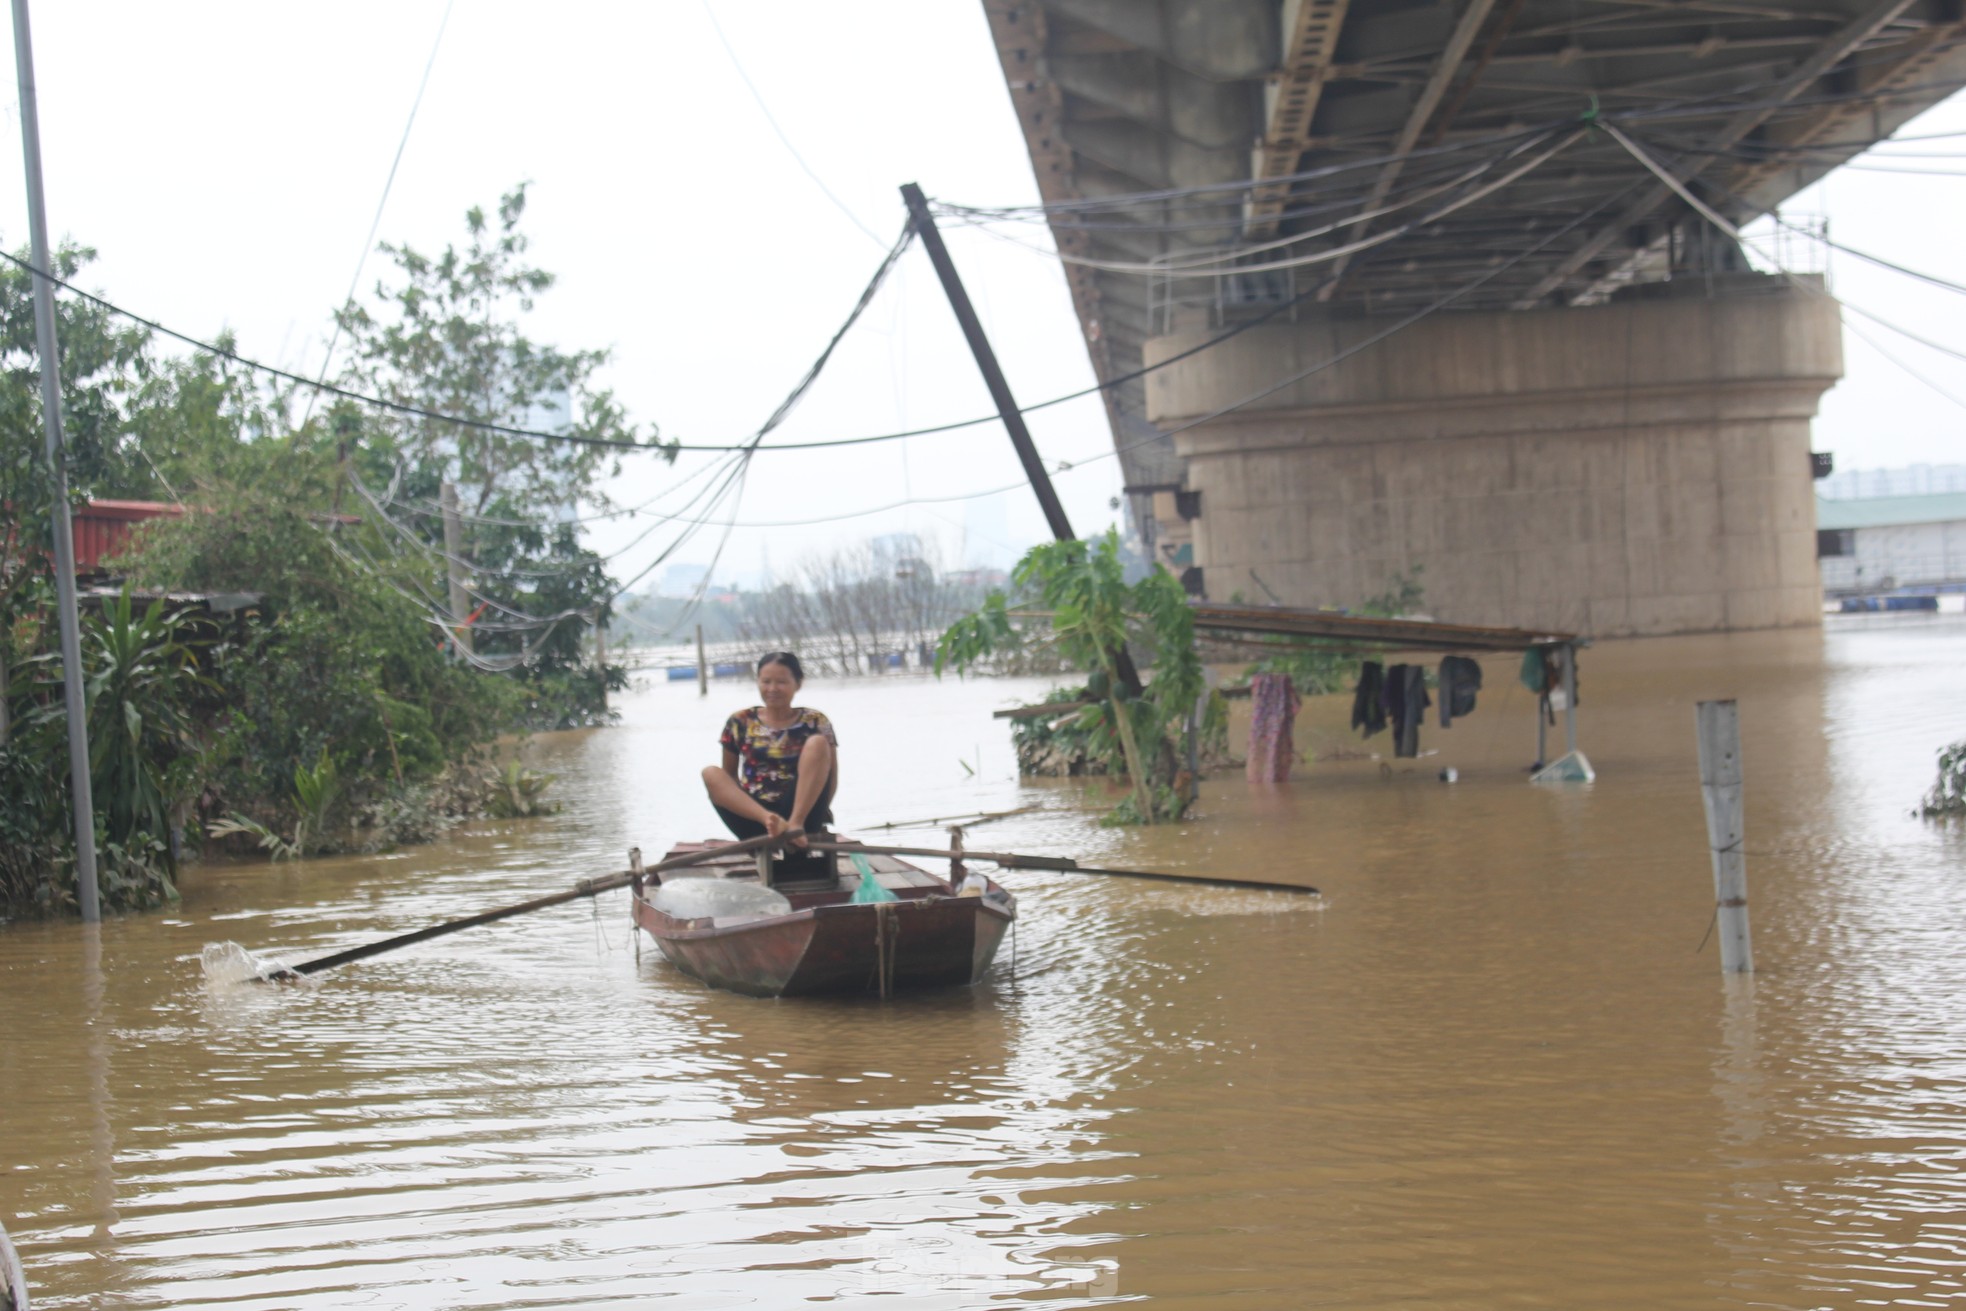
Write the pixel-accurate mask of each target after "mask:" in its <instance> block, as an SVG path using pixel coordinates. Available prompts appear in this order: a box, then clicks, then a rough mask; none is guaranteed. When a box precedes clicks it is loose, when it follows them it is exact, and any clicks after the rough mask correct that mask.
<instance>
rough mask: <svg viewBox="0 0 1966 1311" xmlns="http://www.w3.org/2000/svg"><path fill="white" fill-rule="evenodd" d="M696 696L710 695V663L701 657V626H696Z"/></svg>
mask: <svg viewBox="0 0 1966 1311" xmlns="http://www.w3.org/2000/svg"><path fill="white" fill-rule="evenodd" d="M696 694H697V695H698V696H709V695H710V662H709V661H708V660H706V659H704V657H703V625H702V624H698V625H697V626H696Z"/></svg>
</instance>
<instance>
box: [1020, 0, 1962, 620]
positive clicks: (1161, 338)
mask: <svg viewBox="0 0 1966 1311" xmlns="http://www.w3.org/2000/svg"><path fill="white" fill-rule="evenodd" d="M984 7H985V10H986V12H987V13H988V16H989V19H990V24H991V28H992V31H993V34H994V36H995V38H996V42H997V46H998V50H999V53H1000V55H1001V58H1002V61H1003V65H1004V69H1005V74H1006V77H1007V79H1008V82H1009V85H1010V89H1011V94H1012V100H1013V103H1014V104H1015V106H1016V109H1017V112H1018V115H1019V118H1020V122H1021V124H1022V126H1023V129H1024V132H1025V135H1026V139H1027V142H1028V144H1029V146H1030V150H1031V155H1032V160H1033V164H1034V167H1035V170H1036V174H1037V178H1038V182H1039V187H1040V191H1041V193H1042V195H1043V197H1044V199H1045V201H1046V202H1047V203H1048V205H1050V206H1051V207H1052V208H1051V211H1050V213H1049V215H1048V221H1049V223H1050V227H1051V230H1052V234H1053V237H1054V240H1055V241H1056V243H1057V245H1058V248H1059V250H1060V252H1061V254H1063V255H1064V256H1065V257H1066V259H1067V265H1066V267H1067V274H1068V279H1069V281H1070V284H1071V289H1072V294H1073V298H1074V302H1075V305H1076V307H1077V310H1078V313H1079V316H1080V321H1081V325H1082V327H1083V328H1084V333H1085V338H1086V343H1087V348H1088V351H1089V352H1090V354H1091V357H1092V361H1093V365H1094V368H1095V370H1096V371H1097V373H1098V374H1099V376H1100V378H1101V380H1102V381H1107V382H1111V381H1113V380H1115V379H1125V378H1127V376H1128V375H1130V374H1132V373H1134V372H1135V371H1136V370H1139V369H1141V368H1142V366H1143V365H1154V364H1159V363H1161V362H1163V361H1166V360H1168V359H1169V358H1170V357H1173V356H1175V355H1177V354H1179V353H1180V352H1181V351H1184V350H1187V349H1190V348H1192V347H1195V346H1197V345H1200V344H1202V343H1203V342H1206V341H1209V340H1211V339H1212V338H1215V337H1220V336H1222V334H1223V333H1224V332H1225V331H1226V330H1228V329H1230V328H1234V327H1238V326H1244V327H1245V330H1244V331H1242V332H1240V333H1238V334H1237V335H1235V336H1234V337H1232V338H1230V339H1228V340H1225V341H1222V342H1221V343H1220V344H1218V345H1215V346H1212V347H1210V348H1208V349H1205V350H1202V351H1200V352H1199V353H1197V354H1195V355H1193V356H1191V357H1189V358H1187V359H1185V360H1180V361H1178V362H1176V363H1173V364H1170V365H1167V366H1166V367H1164V368H1161V369H1158V370H1156V371H1153V372H1149V373H1147V374H1145V376H1144V377H1139V378H1133V379H1131V380H1130V381H1121V382H1120V383H1119V384H1118V385H1116V386H1112V387H1110V388H1109V390H1108V391H1107V393H1106V398H1107V408H1108V416H1109V419H1110V421H1111V424H1112V428H1113V434H1114V440H1115V443H1116V445H1117V446H1118V447H1119V449H1120V458H1121V462H1122V465H1123V467H1124V469H1125V472H1126V479H1127V488H1128V492H1129V496H1130V501H1131V507H1132V511H1133V520H1134V523H1135V525H1136V526H1137V527H1138V528H1139V529H1140V531H1141V534H1142V536H1143V537H1144V538H1145V539H1146V540H1147V541H1148V542H1149V544H1150V545H1151V547H1152V548H1153V549H1154V551H1155V552H1156V554H1157V555H1158V557H1159V558H1160V559H1161V560H1162V561H1163V563H1165V564H1166V565H1168V566H1169V567H1170V568H1173V569H1175V570H1176V571H1177V572H1181V573H1183V574H1184V576H1185V577H1186V579H1187V581H1188V582H1189V583H1190V586H1191V588H1192V589H1193V590H1197V591H1204V592H1205V593H1206V594H1207V595H1208V596H1209V597H1210V598H1211V599H1215V600H1226V599H1228V598H1229V597H1230V596H1231V595H1232V594H1234V593H1238V592H1240V593H1242V594H1243V595H1244V596H1245V597H1246V598H1247V599H1249V600H1252V601H1259V602H1260V601H1265V600H1270V599H1272V598H1274V599H1276V600H1279V601H1282V602H1284V603H1287V604H1293V605H1346V604H1349V603H1353V602H1356V601H1358V600H1360V599H1362V598H1364V597H1366V596H1369V595H1372V594H1374V593H1376V592H1378V591H1380V590H1381V589H1382V588H1383V587H1384V586H1385V584H1386V582H1387V581H1388V580H1389V579H1390V578H1391V577H1392V576H1394V575H1396V574H1398V573H1400V572H1402V571H1405V570H1407V569H1411V568H1413V567H1416V566H1417V567H1419V568H1421V569H1422V570H1423V571H1424V572H1423V577H1424V579H1425V584H1426V589H1427V596H1426V604H1427V608H1428V609H1429V611H1430V612H1432V613H1434V614H1436V615H1437V616H1439V617H1440V618H1442V619H1449V620H1457V621H1464V622H1476V623H1508V624H1526V625H1533V626H1545V627H1550V628H1565V629H1580V630H1582V631H1586V632H1590V633H1593V634H1596V635H1603V636H1609V635H1615V634H1621V633H1663V632H1680V631H1692V630H1701V629H1726V628H1754V627H1766V626H1772V625H1783V624H1806V623H1813V622H1817V620H1818V617H1819V614H1820V606H1819V598H1820V583H1819V578H1818V575H1817V568H1816V563H1815V553H1814V541H1815V536H1814V529H1815V519H1814V497H1813V495H1812V486H1811V464H1810V459H1809V424H1810V420H1811V418H1812V416H1813V415H1814V413H1815V410H1816V405H1817V402H1818V399H1819V398H1820V396H1821V394H1822V392H1823V391H1824V390H1826V389H1827V388H1828V387H1830V386H1832V385H1833V384H1834V383H1835V381H1836V379H1837V378H1838V377H1839V376H1840V373H1841V355H1840V348H1839V342H1840V326H1839V319H1838V312H1837V308H1836V306H1835V303H1834V302H1833V301H1832V300H1831V299H1829V297H1828V295H1827V294H1826V291H1825V289H1824V288H1823V287H1822V285H1821V283H1820V281H1819V280H1814V279H1809V278H1802V279H1793V278H1790V279H1781V278H1775V277H1768V276H1763V275H1759V274H1755V273H1752V272H1750V271H1748V269H1747V266H1746V262H1745V260H1744V258H1743V257H1742V254H1741V252H1740V251H1739V250H1738V248H1737V247H1735V245H1734V243H1733V242H1731V241H1729V240H1727V239H1725V238H1723V237H1720V236H1719V235H1718V234H1717V233H1716V232H1715V231H1714V229H1713V228H1712V226H1711V225H1710V224H1709V223H1707V221H1706V220H1704V219H1702V218H1700V217H1699V216H1698V215H1697V214H1696V213H1695V212H1694V210H1693V209H1692V208H1691V207H1690V206H1689V205H1688V204H1687V203H1686V201H1685V200H1684V199H1683V198H1682V196H1681V194H1680V191H1681V190H1682V189H1683V190H1686V191H1690V192H1691V193H1693V194H1694V195H1696V196H1698V197H1699V198H1700V199H1701V200H1702V201H1703V203H1705V204H1706V205H1708V206H1710V207H1711V208H1713V209H1715V210H1717V211H1719V212H1720V213H1721V214H1722V215H1724V216H1725V217H1726V218H1727V219H1729V220H1731V221H1733V222H1735V223H1744V222H1746V221H1748V220H1750V219H1753V218H1755V217H1757V216H1759V215H1762V214H1764V213H1767V212H1768V211H1770V210H1772V209H1773V208H1775V207H1776V206H1777V205H1779V204H1780V202H1781V201H1782V200H1784V199H1785V198H1787V197H1788V196H1790V195H1792V194H1793V193H1794V192H1795V191H1796V190H1798V189H1800V188H1801V187H1804V186H1806V185H1808V184H1809V183H1811V182H1813V181H1815V180H1816V179H1817V178H1819V177H1821V176H1823V175H1824V174H1826V173H1827V172H1829V171H1831V170H1832V169H1834V168H1835V167H1836V166H1837V165H1839V164H1841V163H1842V162H1843V161H1845V160H1846V159H1848V158H1850V157H1851V156H1853V155H1855V154H1857V153H1859V152H1861V151H1862V150H1863V149H1865V148H1867V147H1868V146H1869V145H1871V144H1873V143H1875V142H1876V141H1878V140H1880V139H1882V138H1883V137H1885V136H1887V135H1889V134H1890V133H1892V132H1894V131H1896V130H1897V129H1898V128H1899V127H1900V126H1901V125H1903V124H1904V123H1905V122H1907V121H1908V120H1909V119H1911V118H1913V117H1915V116H1916V115H1917V114H1918V113H1920V112H1922V111H1923V110H1924V109H1926V108H1929V107H1930V106H1931V105H1933V104H1935V103H1937V102H1938V101H1939V100H1941V99H1943V98H1944V97H1945V96H1946V95H1947V94H1949V93H1950V91H1952V90H1954V89H1956V88H1958V87H1959V86H1961V85H1966V12H1962V8H1961V2H1960V0H1821V2H1820V3H1812V4H1810V5H1808V6H1806V7H1794V6H1786V5H1781V4H1777V3H1769V2H1767V0H1442V2H1429V0H1418V2H1413V0H1035V2H1034V0H985V6H984ZM1593 109H1594V110H1595V111H1597V112H1600V113H1602V114H1604V115H1606V116H1609V117H1610V118H1611V120H1612V121H1614V122H1622V123H1623V124H1625V126H1626V129H1627V131H1628V133H1629V134H1630V135H1631V136H1633V137H1634V138H1639V139H1642V143H1643V148H1644V149H1645V151H1646V152H1647V153H1648V154H1649V155H1650V156H1651V157H1652V159H1653V162H1654V163H1655V164H1657V165H1659V166H1660V167H1661V168H1662V169H1663V171H1665V172H1666V173H1667V174H1668V175H1669V176H1670V177H1671V179H1672V181H1673V183H1676V184H1678V185H1677V187H1675V186H1673V185H1669V184H1668V183H1667V182H1666V181H1665V180H1663V179H1661V178H1660V177H1658V176H1656V175H1655V174H1654V173H1652V172H1650V171H1648V170H1647V169H1646V166H1645V164H1644V163H1643V162H1641V161H1640V160H1639V159H1637V158H1635V157H1634V155H1633V154H1631V153H1630V152H1629V151H1628V150H1627V149H1626V148H1625V147H1624V146H1623V145H1621V144H1620V143H1619V142H1618V141H1616V140H1615V139H1613V138H1612V136H1611V135H1610V134H1608V133H1605V132H1601V131H1597V132H1588V133H1585V132H1578V131H1575V130H1574V129H1575V128H1576V127H1577V126H1580V125H1581V124H1580V123H1579V119H1580V117H1582V116H1586V115H1587V112H1588V111H1591V110H1593ZM1542 129H1547V130H1548V131H1549V132H1550V133H1552V134H1553V135H1551V136H1550V137H1548V138H1547V139H1538V140H1537V142H1536V145H1535V148H1536V149H1538V150H1541V149H1543V148H1544V142H1545V140H1546V141H1547V142H1548V143H1550V144H1552V145H1554V147H1555V150H1554V152H1553V154H1552V155H1551V157H1550V158H1549V159H1547V160H1546V161H1543V162H1541V163H1539V164H1538V165H1537V166H1536V167H1534V168H1533V169H1531V170H1529V171H1526V172H1524V173H1523V174H1522V175H1521V176H1520V177H1516V178H1512V180H1509V181H1508V182H1507V183H1506V184H1505V185H1501V186H1499V187H1496V188H1495V189H1493V190H1492V191H1484V192H1481V193H1480V194H1479V195H1478V196H1477V198H1476V199H1475V200H1474V201H1473V202H1472V203H1465V204H1462V205H1460V206H1459V207H1458V208H1456V209H1455V210H1454V211H1453V212H1452V214H1451V216H1449V217H1443V218H1442V219H1440V220H1439V221H1435V222H1429V223H1424V224H1417V223H1416V224H1407V225H1406V226H1405V227H1402V226H1401V225H1402V223H1403V222H1404V218H1407V217H1410V216H1411V213H1412V211H1408V214H1407V215H1406V216H1399V215H1390V214H1389V215H1384V216H1381V217H1377V218H1374V217H1366V218H1363V219H1359V220H1358V221H1356V222H1347V223H1345V224H1342V225H1338V226H1336V227H1335V228H1334V229H1333V230H1332V231H1330V232H1328V233H1325V232H1321V231H1320V229H1321V228H1323V227H1326V226H1331V225H1330V224H1329V222H1328V220H1329V218H1330V216H1331V215H1333V214H1342V215H1347V216H1357V215H1372V214H1374V213H1375V212H1378V211H1384V210H1386V209H1387V207H1388V206H1390V205H1396V204H1399V203H1401V199H1402V197H1403V196H1407V195H1411V194H1414V193H1415V190H1416V188H1420V187H1422V186H1423V185H1424V184H1425V182H1426V179H1427V178H1429V177H1432V176H1437V175H1438V172H1439V170H1440V169H1442V168H1444V167H1446V166H1448V165H1449V164H1452V163H1453V161H1454V160H1455V159H1456V153H1455V152H1456V151H1457V149H1459V150H1461V151H1463V152H1464V154H1463V157H1464V158H1477V157H1478V156H1479V154H1480V152H1482V151H1483V150H1490V151H1502V150H1506V149H1509V148H1512V147H1511V146H1510V145H1509V143H1510V142H1512V141H1519V140H1522V139H1524V138H1525V137H1527V136H1530V135H1531V134H1534V133H1536V132H1537V131H1539V130H1542ZM1558 134H1560V135H1558ZM1237 184H1244V185H1240V186H1238V185H1237ZM1197 187H1208V188H1215V187H1220V188H1222V190H1220V191H1216V192H1206V193H1202V194H1200V195H1195V194H1189V195H1187V196H1184V197H1181V198H1179V199H1167V200H1163V201H1156V202H1151V203H1142V202H1137V201H1127V202H1126V203H1124V204H1122V205H1116V206H1115V207H1113V208H1110V209H1102V210H1091V209H1088V208H1086V206H1087V205H1089V204H1097V203H1099V202H1101V201H1102V200H1107V199H1111V198H1119V197H1135V196H1138V195H1140V194H1141V193H1147V192H1155V191H1168V190H1174V189H1182V188H1197ZM1094 218H1096V219H1097V221H1091V220H1092V219H1094ZM1395 229H1397V230H1395ZM1298 234H1305V235H1303V236H1302V237H1301V239H1300V240H1298V241H1295V242H1292V243H1290V244H1289V245H1287V246H1280V245H1278V244H1277V243H1280V242H1284V241H1285V240H1286V239H1289V238H1291V237H1293V236H1295V235H1298ZM1375 236H1376V237H1377V238H1379V239H1378V240H1377V241H1376V242H1375V241H1373V240H1371V239H1372V238H1374V237H1375ZM1252 247H1260V248H1261V249H1259V250H1254V251H1251V250H1250V248H1252ZM1350 247H1357V249H1356V250H1355V251H1353V253H1349V254H1346V253H1343V251H1344V250H1345V249H1346V248H1350ZM1243 251H1250V253H1249V255H1248V257H1247V258H1244V257H1243V256H1242V255H1241V254H1239V252H1243ZM1279 251H1280V252H1282V253H1284V254H1288V255H1291V256H1300V255H1302V254H1304V253H1305V252H1320V251H1324V252H1336V253H1334V254H1333V255H1332V257H1330V258H1319V259H1317V260H1315V261H1309V262H1305V263H1303V264H1302V265H1293V267H1291V268H1289V269H1288V271H1287V272H1286V273H1282V274H1279V273H1274V272H1272V273H1266V274H1264V275H1263V282H1262V285H1260V286H1257V287H1256V294H1254V295H1250V294H1247V293H1248V292H1249V289H1250V286H1251V283H1250V280H1249V279H1248V278H1242V279H1240V280H1238V279H1237V278H1236V276H1235V275H1234V274H1233V273H1230V274H1228V275H1226V276H1224V277H1223V278H1219V279H1216V280H1215V281H1214V283H1213V285H1210V284H1209V283H1207V282H1203V283H1202V284H1201V285H1199V286H1197V285H1196V280H1195V279H1193V278H1192V277H1190V278H1186V279H1177V278H1172V277H1162V276H1159V275H1156V274H1152V273H1143V272H1141V270H1142V269H1148V268H1156V267H1165V266H1169V265H1174V266H1179V265H1182V264H1186V263H1192V262H1194V261H1196V260H1202V259H1221V260H1224V261H1226V262H1227V263H1229V264H1233V265H1241V266H1249V265H1266V264H1267V265H1271V266H1274V264H1275V263H1276V261H1277V258H1278V257H1277V255H1276V254H1274V253H1272V252H1279ZM1449 297H1451V300H1449V303H1448V305H1447V306H1446V307H1444V308H1441V309H1440V310H1439V311H1438V312H1425V311H1428V310H1429V308H1430V307H1433V306H1439V305H1440V304H1441V302H1442V301H1443V300H1444V299H1447V298H1449ZM1280 306H1281V307H1282V308H1281V311H1280V309H1279V307H1280ZM1252 319H1260V320H1261V322H1260V323H1258V324H1257V325H1256V326H1246V325H1248V324H1249V323H1250V321H1251V320H1252ZM1406 320H1412V324H1411V326H1408V327H1404V328H1399V329H1397V330H1395V331H1391V332H1388V329H1389V327H1391V326H1392V325H1394V324H1397V323H1401V322H1403V321H1406ZM1375 339H1377V340H1376V341H1375ZM1368 343H1371V344H1368ZM1333 360H1336V361H1337V362H1336V363H1331V361H1333ZM1320 365H1322V366H1324V367H1318V368H1317V370H1316V371H1315V372H1313V373H1311V374H1309V375H1308V376H1306V377H1305V378H1303V379H1302V380H1301V381H1299V382H1296V383H1294V384H1291V385H1287V386H1282V387H1280V388H1276V384H1277V383H1278V382H1279V381H1281V380H1284V379H1288V378H1290V377H1291V376H1292V375H1294V374H1297V373H1300V372H1303V371H1305V370H1307V369H1311V368H1313V367H1314V366H1320ZM1271 388H1276V389H1275V390H1270V389H1271ZM1266 392H1267V394H1263V395H1258V394H1259V393H1266Z"/></svg>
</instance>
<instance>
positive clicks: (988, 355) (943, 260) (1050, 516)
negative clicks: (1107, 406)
mask: <svg viewBox="0 0 1966 1311" xmlns="http://www.w3.org/2000/svg"><path fill="white" fill-rule="evenodd" d="M901 198H902V199H903V200H905V201H907V202H908V213H909V215H910V216H911V217H912V218H913V219H914V222H915V235H916V236H918V237H920V238H921V239H922V246H923V248H924V249H926V250H927V251H928V258H929V262H930V263H932V264H934V265H935V276H936V277H938V278H940V279H941V280H942V290H943V291H945V292H946V293H948V296H949V308H951V309H953V310H954V311H955V312H956V322H957V323H958V324H960V325H961V326H962V330H963V336H964V337H965V338H966V339H967V340H968V341H969V349H970V352H971V353H972V354H974V355H975V356H976V367H977V368H978V369H980V370H982V373H983V385H984V386H986V387H988V388H989V389H990V399H991V400H993V401H995V402H996V404H997V413H998V414H999V415H1001V416H1002V417H1003V426H1004V427H1005V428H1006V429H1008V430H1009V431H1010V442H1011V445H1013V446H1015V447H1016V448H1017V458H1018V459H1019V460H1020V461H1022V462H1023V465H1024V476H1025V477H1026V478H1028V479H1030V482H1031V490H1032V491H1034V492H1036V493H1037V496H1038V505H1039V506H1040V507H1041V508H1042V509H1043V510H1044V521H1045V523H1046V524H1047V525H1048V526H1049V527H1050V528H1051V535H1052V536H1053V537H1056V538H1057V539H1058V540H1059V541H1061V542H1069V541H1071V540H1072V521H1071V520H1069V519H1067V518H1066V517H1065V506H1064V504H1063V503H1062V502H1060V501H1059V499H1058V492H1057V490H1056V489H1054V488H1053V487H1052V485H1051V475H1050V474H1048V473H1046V472H1045V468H1044V461H1043V460H1041V459H1039V458H1038V448H1037V444H1036V443H1034V442H1033V441H1032V440H1031V430H1030V429H1029V428H1027V427H1025V426H1024V414H1023V412H1022V411H1021V410H1019V409H1018V408H1017V401H1016V399H1015V398H1013V397H1012V396H1011V394H1010V383H1009V381H1008V380H1007V379H1005V377H1004V376H1003V369H1002V368H1001V367H999V366H998V364H997V353H996V352H995V351H994V350H991V349H990V339H989V337H987V336H985V335H984V332H983V323H982V321H981V320H980V319H978V318H977V317H976V310H975V307H973V306H972V305H971V304H970V303H969V293H968V292H967V291H965V290H964V289H963V280H962V278H961V276H960V275H958V274H957V272H956V265H955V261H953V260H951V259H950V258H949V248H948V247H947V246H944V245H943V244H942V232H941V229H939V228H937V227H936V226H935V215H933V214H931V213H930V212H929V208H928V198H927V197H925V196H924V195H922V189H921V188H920V187H918V186H916V185H915V184H914V183H912V182H910V183H908V184H907V185H906V186H904V187H902V188H901Z"/></svg>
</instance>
